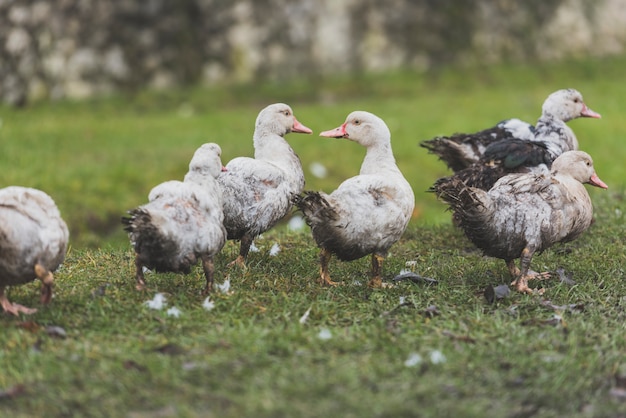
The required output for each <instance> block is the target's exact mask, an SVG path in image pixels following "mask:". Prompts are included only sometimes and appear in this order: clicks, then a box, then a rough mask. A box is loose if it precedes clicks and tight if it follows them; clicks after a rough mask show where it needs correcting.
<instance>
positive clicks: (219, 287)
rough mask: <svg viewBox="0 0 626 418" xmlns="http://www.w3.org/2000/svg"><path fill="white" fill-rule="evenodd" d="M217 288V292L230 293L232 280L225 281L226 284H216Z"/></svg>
mask: <svg viewBox="0 0 626 418" xmlns="http://www.w3.org/2000/svg"><path fill="white" fill-rule="evenodd" d="M215 286H216V287H217V290H219V291H220V292H221V293H224V294H226V293H228V292H230V279H226V280H224V283H222V284H219V283H218V284H216V285H215Z"/></svg>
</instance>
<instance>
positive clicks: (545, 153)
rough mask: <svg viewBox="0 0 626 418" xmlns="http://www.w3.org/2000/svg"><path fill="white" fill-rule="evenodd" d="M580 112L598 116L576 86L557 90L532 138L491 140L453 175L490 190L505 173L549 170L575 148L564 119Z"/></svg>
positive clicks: (583, 114) (573, 116) (578, 115)
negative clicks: (480, 155) (470, 163)
mask: <svg viewBox="0 0 626 418" xmlns="http://www.w3.org/2000/svg"><path fill="white" fill-rule="evenodd" d="M581 116H585V117H590V118H600V117H601V116H600V114H599V113H596V112H594V111H593V110H591V109H589V108H588V107H587V106H586V105H585V104H584V102H583V98H582V95H581V94H580V92H578V91H577V90H574V89H566V90H559V91H558V92H556V93H553V94H551V95H550V96H549V97H548V99H547V100H546V103H545V104H544V108H543V112H542V115H541V117H540V118H539V120H538V121H537V125H536V126H535V135H534V137H533V138H532V139H531V140H528V139H519V138H510V139H504V140H500V141H496V142H493V143H491V144H489V145H488V146H487V147H486V148H485V151H484V152H483V155H482V157H480V159H479V160H478V161H477V162H476V163H474V164H472V165H471V166H469V167H467V168H464V169H462V170H459V171H457V172H455V173H454V174H453V175H452V176H453V177H459V178H461V179H462V181H463V182H465V183H466V184H467V185H468V186H472V187H478V188H481V189H483V190H489V189H490V188H491V187H493V185H494V184H495V182H496V181H497V180H498V179H499V178H500V177H503V176H505V175H507V174H511V173H528V172H532V171H536V172H541V171H549V169H550V166H551V165H552V161H554V159H555V158H556V157H558V156H559V155H561V154H562V153H563V152H565V151H572V150H577V149H578V147H579V145H578V140H577V138H576V135H575V134H574V132H573V131H572V129H571V128H570V127H569V126H567V124H566V122H567V121H569V120H571V119H572V118H575V117H581ZM446 181H449V179H448V178H445V177H444V178H442V179H439V180H437V182H436V183H435V185H434V186H433V188H432V189H436V188H438V187H440V186H439V183H441V182H446ZM432 189H431V190H432Z"/></svg>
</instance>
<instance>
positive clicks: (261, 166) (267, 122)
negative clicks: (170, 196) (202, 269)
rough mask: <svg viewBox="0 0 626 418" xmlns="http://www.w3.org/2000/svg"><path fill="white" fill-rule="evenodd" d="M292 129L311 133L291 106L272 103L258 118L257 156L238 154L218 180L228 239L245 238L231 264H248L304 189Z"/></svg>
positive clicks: (255, 132) (255, 140)
mask: <svg viewBox="0 0 626 418" xmlns="http://www.w3.org/2000/svg"><path fill="white" fill-rule="evenodd" d="M289 132H297V133H306V134H310V133H312V131H311V129H309V128H307V127H306V126H304V125H302V124H301V123H300V122H298V120H297V119H296V117H295V116H294V114H293V111H292V110H291V108H290V107H289V106H288V105H286V104H284V103H276V104H272V105H269V106H267V107H266V108H265V109H263V110H261V112H260V113H259V115H258V117H257V119H256V123H255V129H254V135H253V143H254V158H248V157H238V158H234V159H233V160H231V161H230V162H229V163H228V164H227V165H226V169H227V171H226V172H224V173H222V174H221V175H220V176H219V177H218V179H217V180H218V182H219V184H220V187H221V189H222V193H223V195H224V226H225V227H226V230H227V231H228V239H229V240H240V241H241V244H240V247H239V256H238V257H237V258H236V259H235V260H234V261H233V262H232V263H230V265H233V264H236V265H239V266H240V267H244V266H245V262H246V258H247V256H248V252H249V250H250V245H252V241H253V240H254V238H256V237H257V236H258V235H260V234H262V233H263V232H265V231H267V230H269V229H270V228H272V227H273V226H274V225H275V224H276V223H277V222H278V221H280V220H281V219H282V218H284V217H285V215H287V214H288V213H289V211H290V210H291V208H292V202H291V199H292V197H293V196H294V195H297V194H299V193H300V192H302V189H303V188H304V173H303V171H302V164H301V163H300V159H299V158H298V156H297V155H296V153H295V152H294V151H293V149H292V148H291V146H289V144H288V143H287V141H286V140H285V138H284V136H285V135H286V134H288V133H289Z"/></svg>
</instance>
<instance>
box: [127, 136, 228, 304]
mask: <svg viewBox="0 0 626 418" xmlns="http://www.w3.org/2000/svg"><path fill="white" fill-rule="evenodd" d="M221 154H222V150H221V149H220V147H219V145H217V144H213V143H211V144H204V145H202V146H201V147H200V148H198V149H197V150H196V152H195V153H194V156H193V158H192V159H191V162H190V163H189V171H188V172H187V174H186V175H185V178H184V181H177V180H171V181H166V182H165V183H161V184H159V185H158V186H156V187H154V188H153V189H152V190H151V191H150V194H149V196H148V200H149V203H147V204H145V205H142V206H140V207H138V208H136V209H133V210H130V211H129V212H128V213H129V214H130V216H129V217H124V218H122V223H123V224H124V225H125V227H124V229H125V230H126V231H127V232H128V236H129V238H130V241H131V244H132V246H133V248H134V249H135V267H136V270H137V272H136V276H135V277H136V283H137V289H138V290H142V289H145V287H146V281H145V278H144V272H143V267H147V268H148V269H153V270H155V271H157V272H174V273H185V274H187V273H189V272H190V271H191V267H192V266H193V265H195V264H196V263H197V262H198V259H200V260H202V267H203V269H204V274H205V277H206V287H205V289H204V292H205V293H207V292H209V291H211V289H212V288H213V276H214V265H213V257H214V256H215V254H217V253H218V252H219V251H220V250H221V249H222V247H223V246H224V243H225V242H226V229H225V228H224V225H223V220H224V216H223V212H222V193H221V190H220V188H219V186H218V184H217V181H216V177H217V176H218V175H219V173H220V171H221V170H222V162H221V159H220V156H221Z"/></svg>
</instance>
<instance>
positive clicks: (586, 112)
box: [580, 103, 602, 119]
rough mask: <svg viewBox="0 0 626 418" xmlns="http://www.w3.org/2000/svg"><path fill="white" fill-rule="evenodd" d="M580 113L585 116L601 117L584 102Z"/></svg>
mask: <svg viewBox="0 0 626 418" xmlns="http://www.w3.org/2000/svg"><path fill="white" fill-rule="evenodd" d="M580 114H581V116H584V117H586V118H594V119H600V118H601V117H602V116H601V115H600V114H599V113H596V112H594V111H593V110H591V109H589V108H588V107H587V105H585V104H584V103H583V110H582V112H580Z"/></svg>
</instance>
